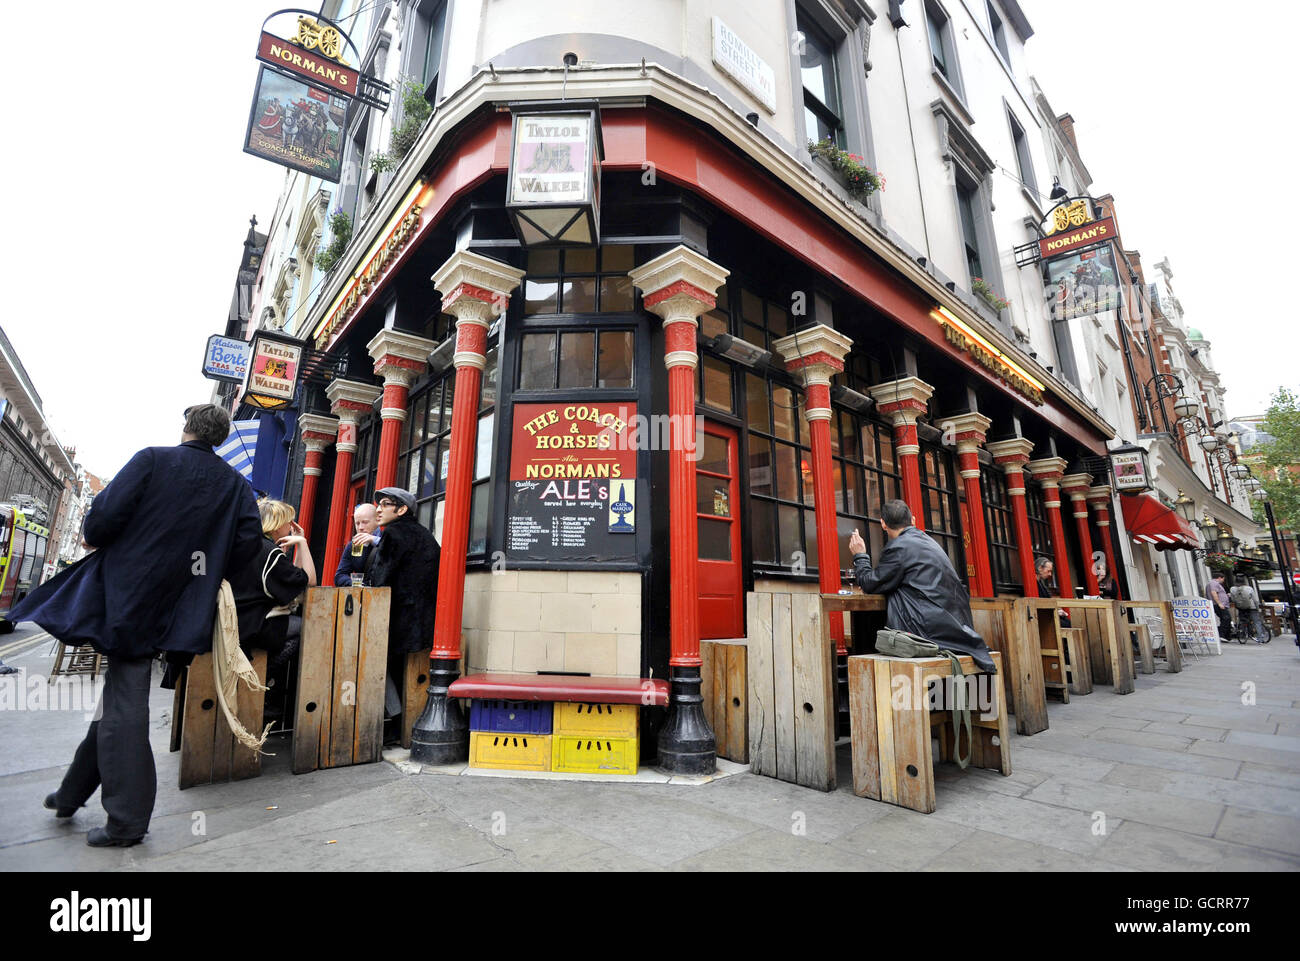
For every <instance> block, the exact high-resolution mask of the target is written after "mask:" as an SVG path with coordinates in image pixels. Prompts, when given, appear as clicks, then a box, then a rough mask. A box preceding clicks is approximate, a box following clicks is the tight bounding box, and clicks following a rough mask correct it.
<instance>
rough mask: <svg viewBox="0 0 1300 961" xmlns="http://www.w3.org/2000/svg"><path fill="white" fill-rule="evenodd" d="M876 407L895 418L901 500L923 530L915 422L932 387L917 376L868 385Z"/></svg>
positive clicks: (919, 453)
mask: <svg viewBox="0 0 1300 961" xmlns="http://www.w3.org/2000/svg"><path fill="white" fill-rule="evenodd" d="M870 394H871V396H872V397H874V398H875V400H876V409H877V410H878V411H880V413H881V414H882V415H884V416H886V417H889V418H891V419H892V420H893V422H894V454H895V455H896V456H897V458H898V470H899V473H900V474H901V475H902V479H903V500H904V501H906V502H907V506H908V507H910V508H911V509H912V516H913V518H914V522H915V524H916V527H917V529H918V530H925V496H924V494H923V492H922V490H921V463H920V458H921V441H920V439H919V438H918V437H917V432H916V422H917V420H918V419H920V417H921V415H922V414H924V413H925V412H926V411H927V410H928V405H929V403H930V398H931V397H932V396H933V395H934V388H933V387H931V386H930V385H929V384H927V383H925V382H924V381H922V380H919V379H917V378H916V377H904V378H903V379H901V380H895V381H891V382H889V383H887V384H880V385H878V386H876V387H872V388H871V389H870Z"/></svg>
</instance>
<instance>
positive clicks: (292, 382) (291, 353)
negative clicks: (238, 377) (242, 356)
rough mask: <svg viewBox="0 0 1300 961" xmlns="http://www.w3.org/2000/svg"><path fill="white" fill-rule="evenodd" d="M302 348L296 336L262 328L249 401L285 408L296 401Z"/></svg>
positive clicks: (250, 378) (251, 371) (257, 339)
mask: <svg viewBox="0 0 1300 961" xmlns="http://www.w3.org/2000/svg"><path fill="white" fill-rule="evenodd" d="M302 350H303V345H302V342H301V341H297V340H294V339H293V338H292V337H284V336H281V335H278V334H271V333H268V332H267V331H261V330H260V331H258V332H257V333H256V334H255V335H254V337H253V345H252V360H251V361H250V362H249V365H248V382H247V384H246V385H245V387H244V401H245V403H247V404H249V405H251V406H253V407H260V408H261V409H262V410H283V409H284V408H286V407H288V406H289V405H290V404H292V403H293V395H294V392H295V391H296V389H297V387H298V374H299V368H300V367H301V366H302Z"/></svg>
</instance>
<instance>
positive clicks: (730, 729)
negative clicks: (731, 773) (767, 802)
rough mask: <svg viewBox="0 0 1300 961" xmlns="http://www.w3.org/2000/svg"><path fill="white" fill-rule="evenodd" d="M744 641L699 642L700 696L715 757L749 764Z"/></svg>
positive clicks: (747, 701) (747, 662)
mask: <svg viewBox="0 0 1300 961" xmlns="http://www.w3.org/2000/svg"><path fill="white" fill-rule="evenodd" d="M747 655H748V648H747V647H746V644H745V641H743V640H737V641H701V642H700V659H701V660H702V661H703V662H704V663H703V664H702V665H701V667H700V680H701V682H702V683H701V685H700V696H701V697H702V698H703V700H704V703H703V707H704V717H705V718H706V719H707V720H708V722H709V727H710V728H711V729H712V730H713V737H714V739H715V740H716V742H717V751H718V757H721V758H726V759H727V760H728V761H735V762H736V763H737V764H748V763H749V659H748V656H747Z"/></svg>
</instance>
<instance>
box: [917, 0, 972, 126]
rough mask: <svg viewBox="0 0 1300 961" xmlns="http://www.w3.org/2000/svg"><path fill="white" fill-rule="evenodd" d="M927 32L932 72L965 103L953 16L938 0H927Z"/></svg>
mask: <svg viewBox="0 0 1300 961" xmlns="http://www.w3.org/2000/svg"><path fill="white" fill-rule="evenodd" d="M936 14H937V16H936ZM925 34H926V43H927V45H928V47H929V50H930V70H931V72H932V73H933V74H934V76H936V77H938V78H940V79H941V80H942V81H943V82H944V83H946V84H947V85H948V86H949V87H950V88H951V89H952V92H953V93H954V94H956V95H957V99H958V100H960V101H961V102H962V104H963V105H965V102H966V87H965V86H964V85H963V83H962V79H961V61H960V60H959V59H958V56H957V39H956V36H955V34H954V32H953V24H952V16H951V15H950V14H949V13H948V11H947V10H945V9H944V7H943V5H942V4H940V3H939V2H938V0H925ZM936 37H937V39H938V41H939V47H940V50H939V52H938V53H936V51H935V49H934V44H935V39H936Z"/></svg>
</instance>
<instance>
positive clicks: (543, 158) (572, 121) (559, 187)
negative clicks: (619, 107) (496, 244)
mask: <svg viewBox="0 0 1300 961" xmlns="http://www.w3.org/2000/svg"><path fill="white" fill-rule="evenodd" d="M511 112H512V114H513V119H514V124H513V128H512V130H511V135H510V177H509V180H508V186H507V188H506V212H507V213H508V214H509V215H510V219H511V221H512V222H513V224H514V227H515V232H516V233H517V234H518V235H519V242H520V243H522V244H523V245H524V246H525V247H559V246H591V245H593V244H596V243H599V242H600V162H601V159H602V157H603V149H602V145H601V135H600V106H599V104H597V103H596V101H594V100H586V101H578V100H568V101H558V102H551V103H529V104H511Z"/></svg>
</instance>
